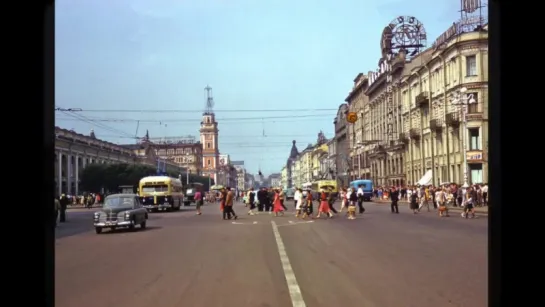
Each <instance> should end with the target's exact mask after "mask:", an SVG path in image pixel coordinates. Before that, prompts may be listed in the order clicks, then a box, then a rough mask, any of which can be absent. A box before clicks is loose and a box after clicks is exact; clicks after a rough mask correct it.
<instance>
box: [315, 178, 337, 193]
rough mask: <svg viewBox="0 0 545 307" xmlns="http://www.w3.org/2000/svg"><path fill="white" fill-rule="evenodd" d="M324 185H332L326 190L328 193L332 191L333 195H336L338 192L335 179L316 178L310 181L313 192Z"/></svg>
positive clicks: (318, 190)
mask: <svg viewBox="0 0 545 307" xmlns="http://www.w3.org/2000/svg"><path fill="white" fill-rule="evenodd" d="M324 186H329V187H332V189H330V190H328V191H329V192H330V193H333V197H337V195H338V194H339V189H338V187H337V181H336V180H318V181H314V182H313V183H312V191H313V192H320V188H321V187H324Z"/></svg>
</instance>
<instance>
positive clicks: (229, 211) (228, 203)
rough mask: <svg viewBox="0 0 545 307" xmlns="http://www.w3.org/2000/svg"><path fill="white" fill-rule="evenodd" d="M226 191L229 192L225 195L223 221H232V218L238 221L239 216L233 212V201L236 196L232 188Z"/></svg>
mask: <svg viewBox="0 0 545 307" xmlns="http://www.w3.org/2000/svg"><path fill="white" fill-rule="evenodd" d="M225 190H227V192H226V194H225V207H224V208H223V219H224V220H226V219H229V220H230V219H231V218H234V219H235V220H236V219H238V216H237V214H236V213H235V210H233V201H234V199H235V195H234V194H233V191H231V188H230V187H227V188H225ZM231 215H232V216H231Z"/></svg>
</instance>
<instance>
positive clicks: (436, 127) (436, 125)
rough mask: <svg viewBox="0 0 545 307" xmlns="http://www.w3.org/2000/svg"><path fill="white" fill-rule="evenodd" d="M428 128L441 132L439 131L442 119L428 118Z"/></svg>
mask: <svg viewBox="0 0 545 307" xmlns="http://www.w3.org/2000/svg"><path fill="white" fill-rule="evenodd" d="M430 130H431V131H435V132H437V133H441V131H442V130H443V121H442V120H440V119H432V120H430Z"/></svg>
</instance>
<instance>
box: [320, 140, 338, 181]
mask: <svg viewBox="0 0 545 307" xmlns="http://www.w3.org/2000/svg"><path fill="white" fill-rule="evenodd" d="M326 145H327V155H326V156H324V157H323V160H324V161H322V162H321V165H322V169H321V170H320V171H321V172H322V173H323V174H326V175H325V178H326V179H330V180H337V140H336V139H335V137H333V138H331V139H330V140H329V141H327V143H326Z"/></svg>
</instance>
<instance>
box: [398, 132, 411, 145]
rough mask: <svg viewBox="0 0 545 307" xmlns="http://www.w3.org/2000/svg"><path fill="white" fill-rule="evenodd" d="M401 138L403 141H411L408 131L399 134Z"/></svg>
mask: <svg viewBox="0 0 545 307" xmlns="http://www.w3.org/2000/svg"><path fill="white" fill-rule="evenodd" d="M399 140H400V141H401V142H403V143H408V142H409V136H408V135H407V133H405V132H401V133H400V134H399Z"/></svg>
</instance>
